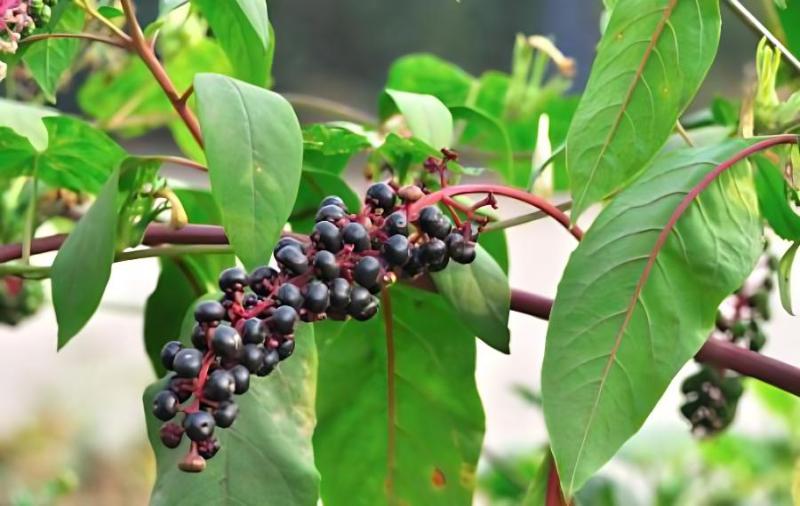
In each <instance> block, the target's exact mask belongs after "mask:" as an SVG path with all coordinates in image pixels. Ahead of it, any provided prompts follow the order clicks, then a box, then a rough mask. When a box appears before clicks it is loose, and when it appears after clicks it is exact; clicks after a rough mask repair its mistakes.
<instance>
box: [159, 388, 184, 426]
mask: <svg viewBox="0 0 800 506" xmlns="http://www.w3.org/2000/svg"><path fill="white" fill-rule="evenodd" d="M178 406H180V401H179V400H178V396H177V395H175V392H173V391H172V390H162V391H160V392H158V394H157V395H156V396H155V398H154V399H153V414H154V415H155V416H156V418H158V419H159V420H163V421H165V422H166V421H168V420H172V419H173V418H174V417H175V414H176V413H178Z"/></svg>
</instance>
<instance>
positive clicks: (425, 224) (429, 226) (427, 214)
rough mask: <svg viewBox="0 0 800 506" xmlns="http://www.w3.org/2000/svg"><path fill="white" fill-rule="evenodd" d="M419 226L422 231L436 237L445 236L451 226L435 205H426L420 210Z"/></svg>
mask: <svg viewBox="0 0 800 506" xmlns="http://www.w3.org/2000/svg"><path fill="white" fill-rule="evenodd" d="M419 226H420V228H421V229H422V231H423V232H425V233H426V234H428V235H429V236H431V237H436V238H438V239H444V238H445V237H447V234H449V233H450V230H451V229H452V228H453V226H452V224H451V223H450V220H449V219H448V218H447V217H446V216H445V215H443V214H442V212H441V211H440V210H439V208H438V207H435V206H428V207H425V208H423V209H422V211H420V213H419Z"/></svg>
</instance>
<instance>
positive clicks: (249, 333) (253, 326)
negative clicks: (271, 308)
mask: <svg viewBox="0 0 800 506" xmlns="http://www.w3.org/2000/svg"><path fill="white" fill-rule="evenodd" d="M266 338H267V328H266V327H265V326H264V324H263V323H262V321H261V320H260V319H258V318H250V319H248V320H247V321H245V322H244V325H243V326H242V342H243V343H244V344H261V343H263V342H264V339H266Z"/></svg>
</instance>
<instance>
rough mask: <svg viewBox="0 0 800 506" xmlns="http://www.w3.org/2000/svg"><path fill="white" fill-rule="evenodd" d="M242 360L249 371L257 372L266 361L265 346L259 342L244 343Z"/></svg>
mask: <svg viewBox="0 0 800 506" xmlns="http://www.w3.org/2000/svg"><path fill="white" fill-rule="evenodd" d="M241 361H242V364H243V365H244V366H245V367H247V370H248V371H250V372H252V373H255V372H256V371H258V368H259V367H261V362H263V361H264V348H263V347H262V346H259V345H257V344H246V345H244V348H242V357H241Z"/></svg>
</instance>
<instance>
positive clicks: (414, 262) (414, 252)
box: [403, 247, 425, 278]
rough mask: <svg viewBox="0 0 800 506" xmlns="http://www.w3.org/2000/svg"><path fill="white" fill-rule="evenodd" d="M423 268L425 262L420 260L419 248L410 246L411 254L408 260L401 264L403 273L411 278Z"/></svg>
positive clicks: (420, 252)
mask: <svg viewBox="0 0 800 506" xmlns="http://www.w3.org/2000/svg"><path fill="white" fill-rule="evenodd" d="M424 270H425V264H424V263H423V262H422V251H421V250H420V248H414V247H412V248H411V254H410V256H409V258H408V262H407V263H406V264H405V265H404V266H403V273H404V274H405V275H406V276H408V277H409V278H413V277H415V276H417V275H419V274H421V273H422V271H424Z"/></svg>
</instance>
